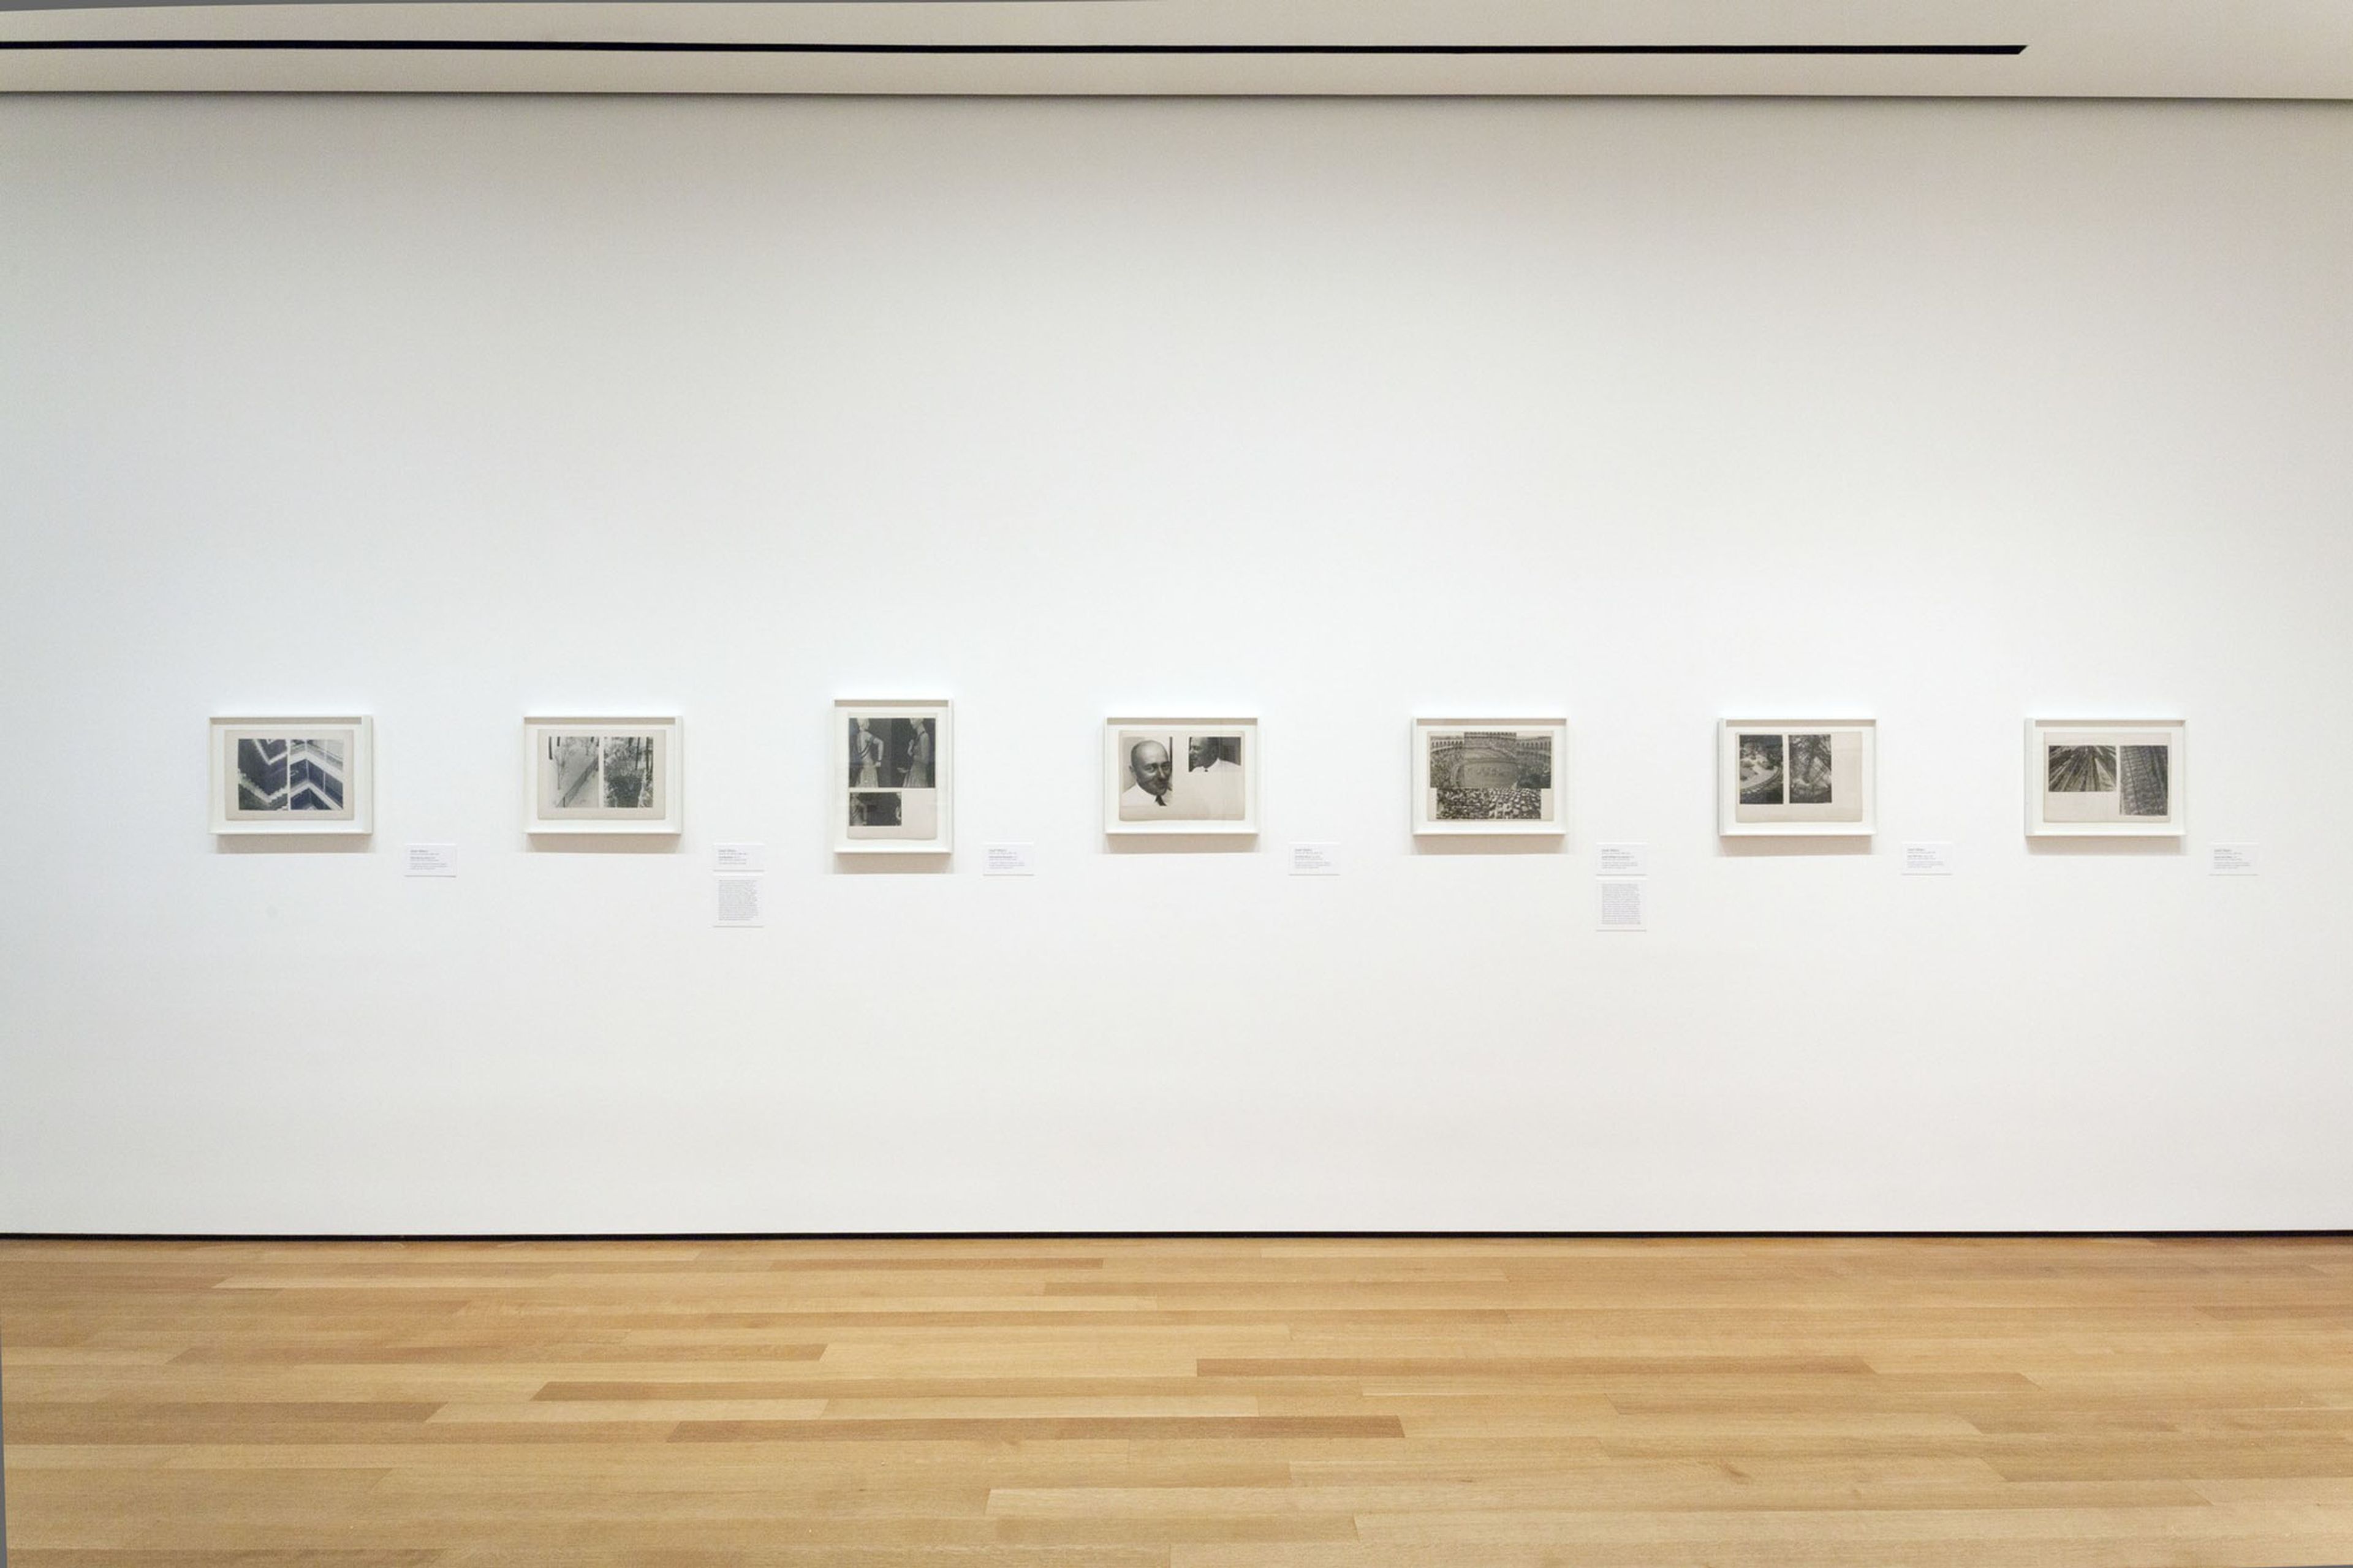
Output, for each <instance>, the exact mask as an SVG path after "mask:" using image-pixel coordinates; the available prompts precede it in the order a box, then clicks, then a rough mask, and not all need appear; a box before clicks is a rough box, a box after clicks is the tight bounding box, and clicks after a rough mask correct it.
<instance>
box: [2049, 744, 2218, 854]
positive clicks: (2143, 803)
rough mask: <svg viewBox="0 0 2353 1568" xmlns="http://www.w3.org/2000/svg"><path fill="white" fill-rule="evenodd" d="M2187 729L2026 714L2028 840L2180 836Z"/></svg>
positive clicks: (2185, 802)
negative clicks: (2044, 717)
mask: <svg viewBox="0 0 2353 1568" xmlns="http://www.w3.org/2000/svg"><path fill="white" fill-rule="evenodd" d="M2188 733H2189V727H2188V726H2187V725H2186V724H2184V723H2183V722H2182V721H2180V720H2179V719H2029V720H2028V721H2026V834H2027V837H2030V838H2115V837H2126V838H2179V837H2182V836H2183V835H2184V834H2185V833H2186V832H2187V831H2188V823H2189V815H2188V813H2189V755H2188V752H2187V750H2186V747H2185V742H2187V739H2188Z"/></svg>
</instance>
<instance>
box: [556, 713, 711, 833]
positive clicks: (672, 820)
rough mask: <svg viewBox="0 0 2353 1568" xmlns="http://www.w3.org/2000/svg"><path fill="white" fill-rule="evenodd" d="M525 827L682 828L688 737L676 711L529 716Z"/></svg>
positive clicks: (653, 830) (583, 830)
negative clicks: (604, 715) (643, 714)
mask: <svg viewBox="0 0 2353 1568" xmlns="http://www.w3.org/2000/svg"><path fill="white" fill-rule="evenodd" d="M522 757H523V831H524V832H526V833H533V834H543V833H599V834H602V833H672V834H674V833H678V832H680V831H681V830H682V828H683V826H684V810H683V808H684V805H685V801H684V796H685V791H684V789H683V787H682V786H683V784H684V781H685V757H684V737H683V736H682V735H681V732H680V723H679V719H678V716H677V715H676V714H661V715H655V716H651V717H642V718H617V719H602V718H528V719H525V720H524V721H522Z"/></svg>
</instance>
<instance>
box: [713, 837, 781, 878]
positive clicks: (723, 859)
mask: <svg viewBox="0 0 2353 1568" xmlns="http://www.w3.org/2000/svg"><path fill="white" fill-rule="evenodd" d="M711 868H712V870H714V871H719V872H728V871H733V872H738V873H743V874H746V875H748V874H751V873H754V872H758V871H765V870H766V869H767V868H768V847H767V846H766V845H765V844H714V845H712V847H711Z"/></svg>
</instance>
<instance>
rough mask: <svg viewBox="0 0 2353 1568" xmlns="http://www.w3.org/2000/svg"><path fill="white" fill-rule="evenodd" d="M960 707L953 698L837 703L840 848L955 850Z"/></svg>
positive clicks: (836, 829) (835, 796) (836, 830)
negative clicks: (956, 734)
mask: <svg viewBox="0 0 2353 1568" xmlns="http://www.w3.org/2000/svg"><path fill="white" fill-rule="evenodd" d="M954 781H955V707H954V705H953V704H952V703H949V702H947V701H945V700H921V701H901V700H874V701H857V700H849V699H846V698H845V699H843V700H839V701H837V702H836V703H835V704H834V705H833V790H832V793H831V800H832V803H833V805H832V812H833V852H834V853H835V854H837V855H945V854H947V853H949V852H950V851H951V850H953V849H954V848H955V789H954Z"/></svg>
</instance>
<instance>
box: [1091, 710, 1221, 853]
mask: <svg viewBox="0 0 2353 1568" xmlns="http://www.w3.org/2000/svg"><path fill="white" fill-rule="evenodd" d="M1103 831H1104V832H1105V833H1110V834H1129V833H1182V834H1190V835H1197V836H1198V835H1204V834H1217V835H1230V836H1233V837H1245V836H1248V835H1250V834H1255V833H1256V832H1257V831H1258V721H1257V720H1256V719H1107V720H1105V721H1103Z"/></svg>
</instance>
